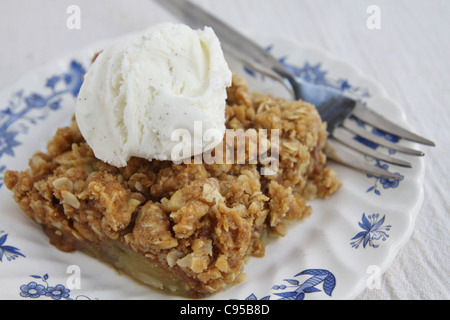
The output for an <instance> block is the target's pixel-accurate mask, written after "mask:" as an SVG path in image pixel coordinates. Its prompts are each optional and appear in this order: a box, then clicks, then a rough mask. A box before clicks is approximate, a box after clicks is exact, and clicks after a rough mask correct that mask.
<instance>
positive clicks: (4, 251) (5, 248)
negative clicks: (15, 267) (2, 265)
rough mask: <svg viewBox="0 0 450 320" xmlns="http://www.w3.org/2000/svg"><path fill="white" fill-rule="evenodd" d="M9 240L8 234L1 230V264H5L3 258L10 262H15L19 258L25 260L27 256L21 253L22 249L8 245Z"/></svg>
mask: <svg viewBox="0 0 450 320" xmlns="http://www.w3.org/2000/svg"><path fill="white" fill-rule="evenodd" d="M7 239H8V234H7V233H5V231H1V230H0V262H3V258H6V259H7V260H8V261H12V260H15V259H16V258H18V257H24V258H25V255H24V254H23V253H22V252H20V249H18V248H16V247H13V246H10V245H6V240H7Z"/></svg>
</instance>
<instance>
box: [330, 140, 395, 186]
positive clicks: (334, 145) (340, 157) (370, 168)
mask: <svg viewBox="0 0 450 320" xmlns="http://www.w3.org/2000/svg"><path fill="white" fill-rule="evenodd" d="M326 154H327V157H328V158H329V159H332V160H334V161H336V162H338V163H341V164H343V165H345V166H348V167H351V168H354V169H357V170H359V171H362V172H364V173H367V174H372V175H374V176H377V177H380V178H388V179H395V180H399V179H400V176H399V175H398V174H394V173H392V172H390V171H388V170H385V169H382V168H380V167H376V166H374V165H371V164H370V163H368V162H367V161H364V160H361V159H359V158H358V157H355V156H354V155H352V154H351V153H350V152H348V151H347V150H345V147H344V146H343V145H341V144H339V143H338V142H337V141H335V140H333V139H328V144H327V148H326Z"/></svg>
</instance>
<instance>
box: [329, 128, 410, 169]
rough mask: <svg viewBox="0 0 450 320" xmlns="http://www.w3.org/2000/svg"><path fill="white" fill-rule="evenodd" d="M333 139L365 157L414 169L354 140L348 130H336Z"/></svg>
mask: <svg viewBox="0 0 450 320" xmlns="http://www.w3.org/2000/svg"><path fill="white" fill-rule="evenodd" d="M333 137H334V138H335V139H336V140H338V141H339V142H341V143H343V144H345V145H346V146H348V147H350V148H352V149H354V150H356V151H359V152H361V153H363V154H365V155H368V156H371V157H374V158H376V159H379V160H383V161H386V162H389V163H392V164H395V165H398V166H401V167H406V168H412V165H411V164H410V163H409V162H407V161H403V160H400V159H397V158H394V157H391V156H389V155H386V154H384V153H381V152H379V151H376V150H374V149H372V148H369V147H367V146H365V145H364V144H362V143H360V142H358V141H356V140H355V139H354V136H353V135H352V134H351V132H350V131H348V130H346V129H345V128H343V127H339V128H336V129H334V131H333Z"/></svg>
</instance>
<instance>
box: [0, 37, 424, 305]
mask: <svg viewBox="0 0 450 320" xmlns="http://www.w3.org/2000/svg"><path fill="white" fill-rule="evenodd" d="M260 42H261V43H262V44H264V45H267V48H268V49H269V50H271V51H272V52H273V53H274V54H275V55H276V56H277V57H279V58H280V59H283V60H282V61H283V62H284V63H286V64H287V65H288V66H289V67H291V68H293V70H294V71H295V72H297V73H298V75H300V76H302V77H303V78H306V79H308V80H309V81H314V82H317V83H321V84H324V85H329V86H333V87H337V88H339V89H341V90H343V91H344V92H345V93H347V94H350V95H352V96H354V97H356V98H358V99H362V100H364V101H365V102H367V104H368V105H369V106H371V107H372V108H374V109H376V110H378V111H380V112H389V114H390V115H392V116H393V117H394V118H395V119H397V120H398V121H399V122H401V123H403V124H404V125H405V126H407V123H406V121H405V117H404V115H403V114H402V112H401V108H400V107H399V106H397V105H396V104H395V103H394V102H393V101H391V100H390V99H389V98H388V97H387V96H386V94H385V92H384V90H383V89H382V88H381V86H380V85H379V84H377V83H376V82H374V81H373V80H371V79H369V78H367V77H366V76H363V75H362V74H361V73H360V72H358V71H357V70H356V69H355V68H354V67H352V66H351V65H349V64H347V63H344V62H342V61H338V60H336V59H334V58H332V57H330V56H329V55H327V54H325V53H323V52H321V51H319V50H317V49H313V48H308V47H305V46H302V45H299V44H294V43H292V42H290V41H287V40H283V39H280V38H277V37H266V38H264V39H260ZM101 48H102V46H101V45H98V46H96V47H93V48H90V49H86V50H83V51H81V52H80V53H76V54H74V55H72V56H70V57H67V58H63V59H61V60H59V61H57V62H55V63H52V64H49V65H46V66H43V67H42V68H40V69H37V70H32V71H30V72H29V74H27V75H26V76H25V77H24V78H23V79H22V80H21V81H19V82H18V83H17V84H15V85H14V86H11V87H9V88H7V89H4V90H3V91H2V92H0V258H1V262H0V287H1V288H2V289H1V290H0V298H2V299H169V298H172V297H168V296H166V295H163V294H161V293H159V292H156V291H154V290H152V289H149V288H147V287H144V286H141V285H139V284H137V283H135V282H134V281H132V280H130V279H129V278H128V277H126V276H122V275H119V274H118V273H117V272H116V271H115V270H114V269H113V268H111V267H109V266H107V265H105V264H103V263H100V262H98V261H96V260H95V259H93V258H91V257H89V256H87V255H84V254H82V253H73V254H67V253H62V252H60V251H58V250H57V249H55V248H54V247H52V246H51V245H50V244H49V243H48V239H47V237H46V236H45V235H44V234H43V232H42V231H41V228H40V227H39V226H37V225H36V224H34V223H33V222H32V221H31V220H30V219H28V218H27V217H26V216H25V215H24V214H23V213H22V212H21V210H20V209H19V208H18V206H17V204H16V203H15V202H14V200H13V199H12V197H11V193H10V192H9V190H7V189H6V187H5V186H4V185H3V172H4V170H5V169H6V168H8V169H13V170H23V169H25V168H26V167H27V163H28V159H29V158H30V157H31V155H32V154H33V153H34V152H35V151H37V150H38V149H42V150H45V145H46V142H47V141H48V140H49V139H50V138H51V137H52V135H53V134H54V133H55V130H56V128H57V127H61V126H64V125H66V124H68V123H69V120H70V117H71V116H72V114H73V111H74V105H75V96H76V93H77V89H78V88H79V85H80V81H81V75H82V73H83V70H84V69H85V68H86V67H87V66H88V64H89V62H90V59H91V57H92V55H93V53H94V52H96V51H97V50H100V49H101ZM74 61H75V63H74ZM230 66H232V70H233V71H234V72H236V73H238V74H240V75H243V76H244V77H246V78H247V79H248V82H249V85H250V88H251V89H255V90H265V91H270V92H272V93H274V94H276V95H285V94H286V92H284V89H282V88H281V87H280V86H277V85H275V84H274V83H273V82H272V81H271V80H269V79H264V78H263V77H261V76H259V75H251V74H250V73H249V72H248V70H245V69H244V68H243V66H241V65H239V64H236V63H235V62H231V61H230ZM380 67H382V66H380ZM380 150H381V148H380ZM384 151H385V152H388V151H387V150H384ZM397 156H399V157H403V158H405V159H406V160H408V161H410V162H411V163H412V164H413V169H403V168H396V167H393V166H391V165H389V166H390V168H389V169H390V170H392V171H395V172H398V173H399V174H400V175H402V177H403V179H402V180H401V181H400V182H399V183H397V182H394V181H386V180H382V179H378V178H376V177H370V176H367V175H365V174H362V173H359V172H356V171H353V170H351V169H348V168H346V167H343V166H340V165H337V164H334V163H330V165H331V166H332V167H334V168H335V169H336V170H337V172H338V174H339V177H340V179H341V181H342V182H343V187H342V189H341V190H339V191H338V193H337V194H335V195H334V196H333V197H331V198H330V199H328V200H326V201H322V200H318V201H314V202H312V206H313V214H312V216H311V217H310V218H308V219H307V220H305V221H304V222H302V223H300V224H298V225H296V226H294V227H293V228H292V229H291V230H290V232H289V234H288V235H287V236H286V237H284V238H280V239H277V240H276V241H274V242H272V243H270V244H269V245H268V246H267V248H266V256H265V257H264V258H261V259H258V258H252V259H250V262H249V263H248V264H247V265H246V269H245V272H246V274H247V279H246V281H244V282H243V283H241V284H239V285H237V286H235V287H233V288H231V289H229V290H226V291H225V292H223V293H220V294H218V295H215V296H213V297H212V298H214V299H239V300H241V299H271V300H277V299H282V298H296V299H351V298H354V297H355V296H356V295H357V294H359V293H361V291H362V290H364V289H365V288H366V287H370V288H376V287H377V285H378V284H379V282H378V281H379V276H380V274H381V273H382V272H383V271H385V270H386V268H387V267H388V266H389V264H390V263H391V261H392V260H393V259H394V257H395V255H396V254H397V252H398V250H399V249H400V248H401V247H402V246H403V245H404V244H405V242H406V241H407V240H408V238H409V236H410V234H411V232H412V230H413V226H414V221H415V217H416V215H417V212H418V210H419V209H420V206H421V203H422V199H423V192H422V181H423V179H424V165H423V160H422V159H419V158H413V157H407V156H401V155H397ZM366 160H367V161H370V162H373V163H374V164H378V165H383V166H388V165H387V164H385V163H382V162H381V163H380V162H376V161H375V160H374V159H366Z"/></svg>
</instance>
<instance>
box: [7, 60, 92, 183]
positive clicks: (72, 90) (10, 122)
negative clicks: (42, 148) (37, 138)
mask: <svg viewBox="0 0 450 320" xmlns="http://www.w3.org/2000/svg"><path fill="white" fill-rule="evenodd" d="M85 73H86V70H85V68H84V67H83V66H82V65H81V64H80V63H79V62H77V61H74V60H73V61H71V63H70V65H69V70H68V71H67V72H64V73H63V74H60V75H54V76H52V77H50V78H49V79H47V81H46V84H45V87H46V88H47V89H49V91H50V92H48V93H47V94H41V93H30V94H25V92H24V91H23V90H20V91H18V92H16V93H15V94H13V95H12V97H11V98H10V100H9V103H8V106H6V108H4V109H2V110H0V160H1V159H2V158H3V157H4V156H10V157H14V149H15V148H16V147H18V146H20V145H21V142H20V141H19V139H18V137H19V136H20V135H21V134H26V133H27V132H28V129H29V125H36V124H37V123H38V122H39V120H44V119H46V118H47V116H48V114H49V112H51V111H54V110H58V109H60V104H61V101H62V99H63V97H64V96H66V95H70V96H72V97H73V98H76V97H77V96H78V92H79V91H80V88H81V84H82V81H83V75H84V74H85ZM5 170H6V166H5V165H0V188H1V187H2V186H3V173H4V171H5Z"/></svg>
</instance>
